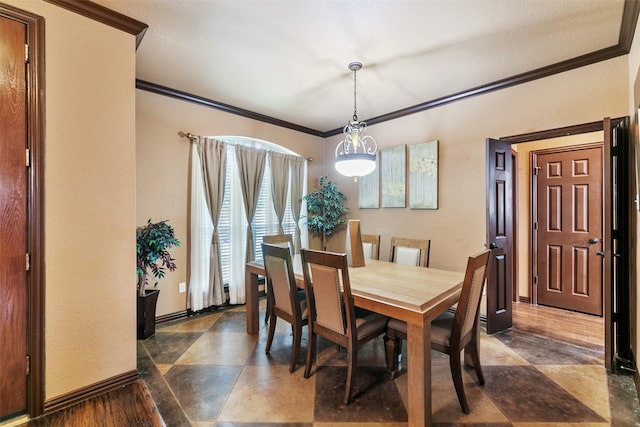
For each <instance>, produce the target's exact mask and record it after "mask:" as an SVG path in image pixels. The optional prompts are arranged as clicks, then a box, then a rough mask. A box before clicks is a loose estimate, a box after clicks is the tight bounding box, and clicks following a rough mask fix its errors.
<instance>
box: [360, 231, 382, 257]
mask: <svg viewBox="0 0 640 427" xmlns="http://www.w3.org/2000/svg"><path fill="white" fill-rule="evenodd" d="M362 249H363V252H364V257H365V258H367V259H380V235H379V234H363V235H362Z"/></svg>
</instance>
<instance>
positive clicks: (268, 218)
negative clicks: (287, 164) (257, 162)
mask: <svg viewBox="0 0 640 427" xmlns="http://www.w3.org/2000/svg"><path fill="white" fill-rule="evenodd" d="M213 138H214V139H216V140H218V141H222V142H225V143H226V144H227V168H226V183H225V194H224V201H223V204H222V210H221V212H220V220H219V222H218V236H219V241H220V257H221V270H222V280H223V283H224V285H225V287H228V291H229V299H230V303H232V304H240V303H244V302H245V295H244V280H245V278H244V265H245V254H246V252H245V245H246V241H247V239H246V232H247V219H246V215H245V212H244V205H243V199H242V190H241V187H240V178H239V172H238V168H237V163H236V158H235V147H236V146H238V145H245V146H250V147H253V148H258V149H264V150H267V151H271V152H276V153H284V154H289V155H295V156H297V154H296V153H294V152H292V151H291V150H288V149H286V148H284V147H281V146H279V145H276V144H273V143H271V142H268V141H263V140H259V139H254V138H247V137H239V136H215V137H213ZM270 163H271V162H270V156H267V162H266V166H265V170H264V175H263V179H262V184H261V187H260V193H259V197H258V205H257V207H256V212H255V215H254V218H253V222H252V229H253V242H254V253H255V255H256V260H259V261H261V260H262V247H261V245H262V240H263V237H264V236H265V235H269V234H277V233H278V219H277V216H276V213H275V209H274V206H273V200H272V193H271V181H272V173H271V164H270ZM304 177H305V181H306V166H305V171H304ZM289 180H290V181H291V176H290V177H289ZM302 188H303V191H304V190H305V189H306V182H304V183H303V186H302ZM288 189H289V190H288V195H287V204H286V208H285V212H284V216H283V220H282V227H283V230H284V233H286V234H292V235H293V234H294V232H295V227H296V223H295V220H294V216H293V213H292V210H291V203H292V200H291V182H289V185H288ZM303 195H304V193H303ZM192 209H196V211H197V212H198V216H199V217H200V221H199V223H200V224H202V225H201V226H200V229H199V232H198V238H199V245H200V247H201V248H202V249H203V251H202V252H203V253H202V255H201V256H202V257H203V262H207V258H208V254H209V250H208V247H209V245H210V242H211V236H212V233H213V225H212V223H211V220H210V218H209V213H208V210H207V206H206V202H204V198H203V200H202V201H201V202H198V201H195V203H194V201H192ZM192 306H193V303H192ZM200 308H206V307H200V306H199V305H198V304H195V307H192V309H194V310H198V309H200Z"/></svg>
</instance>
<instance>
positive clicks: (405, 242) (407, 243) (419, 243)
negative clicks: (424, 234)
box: [389, 237, 431, 267]
mask: <svg viewBox="0 0 640 427" xmlns="http://www.w3.org/2000/svg"><path fill="white" fill-rule="evenodd" d="M430 250H431V240H429V239H411V238H408V237H392V238H391V254H390V255H389V261H391V262H397V263H399V264H409V265H418V266H422V267H429V252H430Z"/></svg>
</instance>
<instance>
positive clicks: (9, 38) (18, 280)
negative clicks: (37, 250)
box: [0, 16, 28, 421]
mask: <svg viewBox="0 0 640 427" xmlns="http://www.w3.org/2000/svg"><path fill="white" fill-rule="evenodd" d="M25 43H26V26H25V25H24V24H23V23H20V22H17V21H14V20H11V19H7V18H4V17H1V16H0V123H2V126H0V421H1V420H2V419H5V418H8V417H10V416H12V415H19V414H22V413H25V412H26V409H27V271H26V270H27V263H26V254H27V198H28V192H27V166H26V162H25V158H26V148H27V135H26V132H27V120H26V117H27V93H26V64H25V62H26V61H25Z"/></svg>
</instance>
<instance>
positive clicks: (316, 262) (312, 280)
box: [300, 249, 355, 340]
mask: <svg viewBox="0 0 640 427" xmlns="http://www.w3.org/2000/svg"><path fill="white" fill-rule="evenodd" d="M300 254H301V256H302V267H303V273H304V276H305V277H304V279H305V286H306V287H307V299H308V302H309V309H310V311H311V313H312V316H315V317H314V318H315V320H314V323H315V324H317V325H319V326H320V327H323V328H325V329H328V330H330V331H331V332H333V333H335V334H338V335H342V336H343V337H344V339H345V340H346V339H350V337H351V336H352V334H353V332H354V331H355V314H354V308H353V296H352V295H351V285H350V282H349V266H348V262H347V255H346V254H339V253H332V252H325V251H314V250H310V249H302V250H301V251H300Z"/></svg>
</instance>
